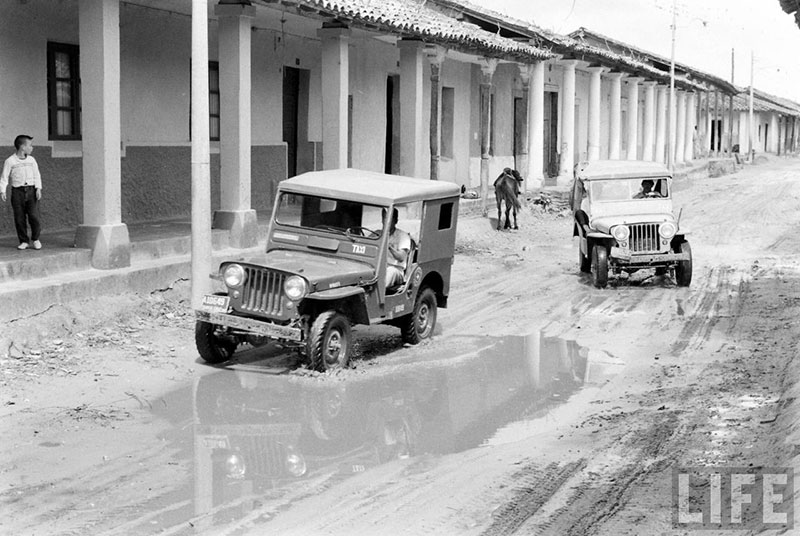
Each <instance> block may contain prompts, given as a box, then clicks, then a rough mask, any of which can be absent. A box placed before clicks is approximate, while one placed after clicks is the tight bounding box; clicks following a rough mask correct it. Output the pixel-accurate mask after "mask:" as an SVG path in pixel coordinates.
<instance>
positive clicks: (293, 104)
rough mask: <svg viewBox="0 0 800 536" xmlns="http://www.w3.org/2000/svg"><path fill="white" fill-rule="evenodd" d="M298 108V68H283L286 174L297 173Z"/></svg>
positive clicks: (293, 174) (292, 175)
mask: <svg viewBox="0 0 800 536" xmlns="http://www.w3.org/2000/svg"><path fill="white" fill-rule="evenodd" d="M299 109H300V69H295V68H294V67H284V68H283V141H284V142H286V161H287V168H286V172H287V176H288V177H294V176H295V175H297V138H298V136H297V134H298V133H297V130H298V128H297V127H298V111H299Z"/></svg>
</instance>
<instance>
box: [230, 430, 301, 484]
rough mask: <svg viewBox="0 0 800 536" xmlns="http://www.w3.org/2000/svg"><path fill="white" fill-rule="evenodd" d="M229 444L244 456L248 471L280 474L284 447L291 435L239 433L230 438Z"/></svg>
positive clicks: (261, 474) (258, 473) (284, 452)
mask: <svg viewBox="0 0 800 536" xmlns="http://www.w3.org/2000/svg"><path fill="white" fill-rule="evenodd" d="M230 440H231V446H232V447H234V448H236V449H238V451H239V452H241V453H242V455H244V457H245V464H246V467H247V471H248V473H250V474H252V475H259V476H262V477H264V476H272V477H278V476H282V474H283V472H284V469H283V467H284V461H285V459H286V448H285V447H284V446H283V445H285V444H286V443H287V442H288V441H291V436H283V437H281V436H278V437H264V436H261V435H240V436H233V437H231V438H230Z"/></svg>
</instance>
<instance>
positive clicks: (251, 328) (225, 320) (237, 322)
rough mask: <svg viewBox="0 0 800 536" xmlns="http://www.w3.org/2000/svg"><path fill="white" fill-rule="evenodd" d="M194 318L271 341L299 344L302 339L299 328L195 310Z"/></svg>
mask: <svg viewBox="0 0 800 536" xmlns="http://www.w3.org/2000/svg"><path fill="white" fill-rule="evenodd" d="M195 316H196V318H197V319H198V320H201V321H203V322H208V323H210V324H215V325H217V326H224V327H228V328H232V329H237V330H241V331H246V332H248V333H254V334H256V335H262V336H264V337H272V338H273V339H281V340H286V341H296V342H300V341H301V340H302V339H303V332H302V330H301V329H300V328H293V327H290V326H281V325H278V324H273V323H272V322H265V321H263V320H254V319H252V318H247V317H243V316H236V315H231V314H227V313H209V312H206V311H197V310H196V311H195Z"/></svg>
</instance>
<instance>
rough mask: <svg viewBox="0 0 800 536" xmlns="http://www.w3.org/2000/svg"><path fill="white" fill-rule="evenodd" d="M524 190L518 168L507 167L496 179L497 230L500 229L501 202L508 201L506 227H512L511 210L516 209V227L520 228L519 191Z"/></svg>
mask: <svg viewBox="0 0 800 536" xmlns="http://www.w3.org/2000/svg"><path fill="white" fill-rule="evenodd" d="M520 190H522V175H520V174H519V171H517V170H516V169H511V168H505V169H504V170H503V172H502V173H501V174H500V176H499V177H497V179H495V181H494V197H495V199H496V200H497V230H498V231H499V230H500V221H501V220H502V218H501V214H502V211H501V203H502V202H503V201H505V203H506V224H505V227H504V229H510V228H511V222H510V221H509V212H511V211H512V210H513V211H514V229H519V226H517V210H519V209H520V208H521V207H522V205H521V204H520V202H519V193H520Z"/></svg>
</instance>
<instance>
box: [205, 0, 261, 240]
mask: <svg viewBox="0 0 800 536" xmlns="http://www.w3.org/2000/svg"><path fill="white" fill-rule="evenodd" d="M214 11H215V13H216V14H217V17H219V94H220V112H219V113H220V136H219V139H220V142H219V145H220V151H219V160H220V210H218V211H216V212H215V213H214V220H213V223H212V227H213V228H215V229H228V230H230V243H231V245H232V246H233V247H238V248H247V247H253V246H256V245H257V244H258V219H257V217H256V211H255V210H253V209H252V206H251V195H250V192H251V162H250V153H251V151H252V143H251V127H250V116H251V112H250V102H251V98H250V91H251V90H250V88H251V84H250V79H251V75H250V35H251V33H252V22H253V17H254V16H255V14H256V8H255V7H254V6H247V5H243V4H227V5H224V4H218V5H217V6H216V7H215V10H214Z"/></svg>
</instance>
